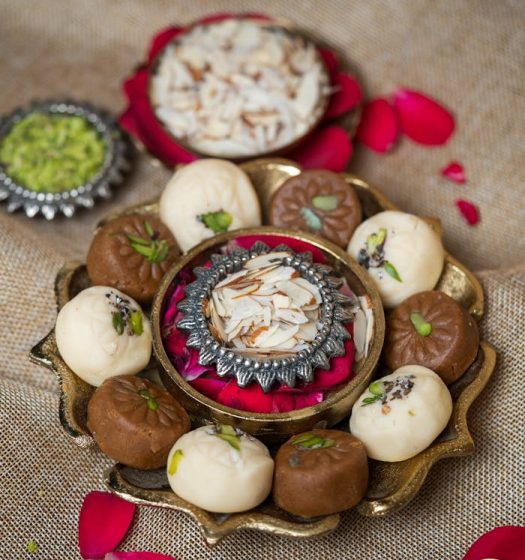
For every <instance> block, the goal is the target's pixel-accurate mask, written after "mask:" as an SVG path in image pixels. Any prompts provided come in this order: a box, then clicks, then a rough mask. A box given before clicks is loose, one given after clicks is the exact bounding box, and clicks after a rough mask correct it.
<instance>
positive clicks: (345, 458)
mask: <svg viewBox="0 0 525 560" xmlns="http://www.w3.org/2000/svg"><path fill="white" fill-rule="evenodd" d="M367 486H368V461H367V455H366V450H365V446H364V445H363V444H362V443H361V441H360V440H358V439H357V438H356V437H354V436H353V435H351V434H349V433H348V432H343V431H341V430H321V429H316V430H311V431H310V432H305V433H303V434H299V435H295V436H293V437H292V438H291V439H289V440H288V441H287V442H286V443H285V444H284V445H282V446H281V448H280V449H279V451H278V452H277V456H276V458H275V473H274V482H273V499H274V501H275V503H276V504H277V505H278V506H279V507H280V508H282V509H284V510H285V511H288V512H289V513H292V514H294V515H299V516H301V517H317V516H319V515H331V514H332V513H336V512H339V511H344V510H346V509H350V508H351V507H353V506H355V505H356V504H357V503H359V502H360V501H361V499H362V498H363V496H364V495H365V492H366V489H367Z"/></svg>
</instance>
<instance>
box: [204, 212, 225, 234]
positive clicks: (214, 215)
mask: <svg viewBox="0 0 525 560" xmlns="http://www.w3.org/2000/svg"><path fill="white" fill-rule="evenodd" d="M197 220H199V222H202V223H203V224H204V225H205V226H206V227H207V228H208V229H211V230H212V231H213V233H224V232H225V231H228V228H229V227H230V226H231V224H232V221H233V217H232V215H231V214H230V213H229V212H226V211H225V210H218V211H217V212H208V213H207V214H201V215H200V216H197Z"/></svg>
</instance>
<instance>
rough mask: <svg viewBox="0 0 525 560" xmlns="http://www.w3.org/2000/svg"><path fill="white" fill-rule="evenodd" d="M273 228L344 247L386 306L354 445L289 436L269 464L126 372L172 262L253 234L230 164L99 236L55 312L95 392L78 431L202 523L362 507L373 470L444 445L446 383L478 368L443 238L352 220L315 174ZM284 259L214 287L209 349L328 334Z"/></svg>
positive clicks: (286, 350)
mask: <svg viewBox="0 0 525 560" xmlns="http://www.w3.org/2000/svg"><path fill="white" fill-rule="evenodd" d="M270 220H271V222H272V223H274V224H278V225H285V226H286V227H288V228H290V229H301V230H307V231H310V232H314V233H317V234H319V235H321V236H324V237H326V238H329V239H331V240H332V241H335V242H336V243H338V244H339V245H340V246H342V247H345V246H347V248H348V252H349V254H350V255H352V256H353V257H354V258H355V259H356V260H357V261H358V262H359V263H360V264H361V265H362V266H363V267H364V268H365V269H366V270H367V271H368V273H369V274H370V276H371V278H372V279H373V280H374V281H375V283H376V285H377V287H378V289H379V292H380V295H381V297H382V300H383V303H384V305H385V307H386V308H388V309H389V311H388V314H387V332H386V341H385V345H384V349H383V357H384V362H385V364H386V366H387V367H388V368H389V369H390V370H393V372H392V373H391V374H389V375H385V376H383V377H381V378H379V379H376V380H374V381H373V382H372V383H371V384H370V385H369V386H368V388H367V389H366V390H365V391H364V392H363V394H362V395H361V396H360V397H359V398H358V399H357V400H356V401H355V404H354V406H353V409H352V413H351V416H350V421H349V431H350V432H349V433H348V432H345V431H343V430H324V429H312V430H311V431H308V432H304V433H301V434H297V435H294V436H293V437H292V438H291V439H290V440H289V441H287V442H286V443H284V444H283V445H282V446H281V447H280V448H279V449H278V450H277V452H276V453H274V454H273V456H274V457H275V459H273V458H272V454H271V453H270V451H269V450H268V448H267V447H266V446H265V445H264V444H263V443H262V442H260V441H259V440H257V439H255V438H254V437H252V436H251V435H249V434H247V433H244V432H242V431H240V430H239V429H238V428H236V427H234V426H229V425H222V424H220V425H212V426H204V427H200V428H197V429H194V430H191V424H190V419H189V417H188V415H187V413H186V412H185V410H184V408H183V407H182V406H181V405H180V404H179V403H178V402H177V400H176V399H175V398H174V397H173V396H172V395H171V394H170V393H169V392H167V391H166V390H164V389H162V388H160V387H159V386H157V385H155V384H154V383H152V382H150V381H148V380H147V379H144V378H142V377H141V376H137V375H135V374H138V373H140V372H142V371H143V370H144V368H146V366H147V365H148V363H149V361H150V358H151V351H152V331H151V326H150V322H149V319H148V316H147V313H146V312H145V311H144V310H143V309H142V308H141V306H140V304H139V303H138V301H140V303H141V304H143V305H145V306H147V305H149V304H150V303H151V300H152V298H153V294H154V292H155V290H156V288H157V287H158V285H159V282H160V280H161V278H162V276H163V275H164V273H165V272H166V270H167V269H168V268H169V266H170V265H171V264H172V263H173V262H174V261H175V259H176V258H177V257H178V255H179V254H180V250H181V249H182V250H183V251H187V250H189V249H190V248H192V247H193V246H195V245H196V244H198V243H199V242H200V241H202V240H203V239H206V238H209V237H212V236H213V235H215V234H217V233H219V232H223V231H228V230H232V229H237V228H239V227H243V226H253V225H259V224H260V223H261V209H260V206H259V201H258V197H257V194H256V192H255V188H254V186H253V185H252V183H251V181H250V179H249V177H248V176H247V175H246V174H245V173H244V172H243V171H242V170H241V169H240V168H239V167H237V166H235V165H234V164H232V163H229V162H226V161H222V160H211V159H209V160H200V161H198V162H195V163H193V164H190V165H187V166H186V167H184V168H182V169H180V170H178V171H176V173H175V175H174V176H173V178H172V179H171V180H170V181H169V183H168V185H167V187H166V189H165V190H164V192H163V193H162V196H161V199H160V219H159V218H158V217H156V216H154V215H148V214H131V215H127V216H122V217H119V218H116V219H113V220H111V221H109V222H108V223H106V224H105V225H104V226H103V227H101V228H100V229H99V230H98V231H97V233H96V235H95V237H94V239H93V242H92V245H91V247H90V249H89V253H88V259H87V260H88V267H87V268H88V274H89V277H90V279H91V281H92V283H93V284H94V286H92V287H90V288H87V289H85V290H83V291H81V292H80V293H79V294H77V295H76V296H75V297H74V298H72V299H71V300H70V301H69V302H68V303H67V304H66V305H64V307H63V308H62V309H61V310H60V311H59V314H58V317H57V322H56V327H55V335H56V341H57V345H58V349H59V352H60V355H61V356H62V358H63V359H64V361H65V362H66V364H67V365H68V366H69V367H70V368H71V370H72V371H73V372H74V373H76V374H77V375H78V376H79V377H80V378H81V379H83V380H84V381H85V382H87V383H89V384H90V385H93V386H95V387H97V389H96V390H95V392H94V394H93V396H92V398H91V400H90V402H89V405H88V410H87V425H88V428H89V430H90V431H91V433H92V434H93V437H94V439H95V441H96V442H97V444H98V445H99V447H100V449H101V450H102V451H103V452H104V453H105V454H107V455H108V456H109V457H111V458H113V459H114V460H116V461H119V462H121V463H123V464H125V465H129V466H131V467H134V468H139V469H157V468H166V472H167V477H168V481H169V484H170V486H171V488H172V489H173V491H174V492H175V493H176V494H177V495H179V496H180V497H182V498H183V499H185V500H187V501H188V502H190V503H193V504H195V505H197V506H199V507H201V508H203V509H205V510H209V511H212V512H220V513H232V512H239V511H246V510H249V509H251V508H254V507H256V506H257V505H259V504H261V503H262V502H263V501H264V500H266V499H267V498H268V496H270V494H272V496H273V500H274V502H275V504H276V505H277V506H279V507H280V508H282V509H283V510H285V511H287V512H289V513H291V514H293V515H296V516H300V517H316V516H320V515H328V514H331V513H335V512H339V511H343V510H345V509H348V508H351V507H353V506H354V505H356V504H357V503H358V502H359V501H360V500H361V499H362V498H363V496H364V495H365V493H366V490H367V486H368V460H369V459H373V460H376V461H385V462H397V461H405V460H407V459H410V458H411V457H414V456H415V455H417V454H418V453H421V452H422V451H424V450H425V449H426V448H428V447H429V446H430V445H431V444H432V443H433V442H434V441H435V440H436V438H438V437H439V435H440V434H441V433H442V432H443V430H444V429H445V428H446V426H447V424H448V423H449V421H450V418H451V415H452V413H453V401H452V397H451V394H450V392H449V390H448V387H447V385H449V384H451V383H453V382H455V381H456V380H458V379H459V378H460V377H461V376H462V375H463V374H464V373H465V372H466V371H467V369H468V368H469V367H470V366H471V364H472V363H473V362H474V360H475V359H476V355H477V351H478V346H479V333H478V329H477V326H476V323H475V321H474V320H473V318H472V317H471V316H470V314H469V313H468V311H466V310H465V309H464V308H463V307H462V306H461V305H460V304H459V303H457V302H456V301H454V300H453V299H452V298H451V297H449V296H447V295H446V294H444V293H443V292H441V291H437V290H434V288H435V287H436V285H437V283H438V281H439V278H440V276H441V272H442V269H443V266H444V258H445V251H444V249H443V245H442V243H441V239H440V236H439V235H438V233H437V232H436V231H435V230H434V229H433V228H432V227H431V226H429V225H428V224H427V223H426V222H425V221H424V220H422V219H420V218H418V217H417V216H413V215H410V214H406V213H403V212H397V211H387V212H381V213H379V214H376V215H374V216H372V217H370V218H368V219H366V220H365V221H363V222H361V223H360V221H361V207H360V203H359V199H358V197H357V194H356V193H355V192H354V191H353V189H352V187H351V186H350V185H348V184H347V183H346V182H345V181H344V180H343V179H341V178H340V177H339V176H337V175H334V174H332V173H329V172H326V171H323V170H319V171H316V170H313V171H307V172H304V173H301V174H300V175H298V176H297V177H292V178H291V179H289V180H288V181H286V182H284V183H283V185H282V186H281V187H280V189H278V190H277V191H276V193H275V194H274V196H273V199H272V201H271V203H270ZM179 247H180V249H179ZM285 256H286V257H288V256H289V255H288V254H286V255H285ZM284 258H285V257H283V254H282V253H279V250H275V251H274V252H270V253H269V254H262V255H260V256H257V257H255V258H253V259H251V260H249V261H247V262H246V263H245V264H244V265H243V266H242V267H241V268H240V269H239V270H238V271H236V272H230V273H229V274H226V275H225V276H224V278H222V279H221V280H220V281H218V282H216V284H215V285H214V289H213V290H211V291H210V294H209V297H208V298H206V299H205V303H203V305H204V307H205V309H204V317H205V320H206V322H207V325H208V327H209V330H210V332H211V333H212V335H213V337H214V339H215V341H216V342H217V343H218V344H222V345H225V347H228V348H229V349H231V350H234V351H235V352H238V353H239V355H240V356H243V359H244V358H246V357H254V356H257V355H259V356H261V355H262V356H265V357H268V356H272V355H278V356H280V357H282V356H283V355H284V356H285V357H286V356H290V357H291V356H293V355H294V354H296V353H297V354H300V353H301V352H306V353H308V352H309V351H310V350H309V348H310V345H311V344H313V343H314V342H315V340H317V337H318V335H319V334H322V332H321V331H322V329H321V319H322V314H323V306H324V305H325V303H326V302H325V301H324V300H323V295H322V290H320V289H319V287H318V286H316V284H315V283H313V282H311V281H309V280H308V279H306V278H304V277H303V276H301V274H300V273H298V271H297V270H296V269H295V268H293V267H291V266H285V265H283V262H284V261H283V259H284ZM121 290H122V291H121ZM353 320H354V321H356V322H357V321H361V320H364V321H365V325H364V326H365V328H364V330H363V328H360V329H359V332H360V334H359V335H357V332H356V336H364V335H363V332H366V331H367V328H366V327H367V325H366V314H365V313H364V312H363V309H361V310H360V312H359V313H356V314H355V315H354V316H353ZM354 326H355V325H354ZM325 334H326V333H325ZM370 336H371V333H370ZM356 345H357V341H356ZM314 375H315V374H314ZM305 487H307V488H308V492H305V491H304V488H305Z"/></svg>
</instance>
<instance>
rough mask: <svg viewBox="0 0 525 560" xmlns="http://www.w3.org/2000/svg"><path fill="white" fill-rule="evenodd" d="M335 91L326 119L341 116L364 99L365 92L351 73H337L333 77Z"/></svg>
mask: <svg viewBox="0 0 525 560" xmlns="http://www.w3.org/2000/svg"><path fill="white" fill-rule="evenodd" d="M331 82H332V84H331V85H332V87H333V88H335V91H334V93H333V94H332V96H331V97H330V102H329V104H328V109H327V110H326V113H325V115H324V118H325V119H333V118H335V117H340V116H341V115H343V114H344V113H347V112H348V111H350V110H351V109H353V108H354V107H355V106H356V105H358V104H359V103H360V102H361V100H362V99H363V92H362V90H361V86H360V85H359V82H358V81H357V80H356V79H355V78H354V77H353V76H350V75H349V74H343V73H342V72H339V73H336V74H335V75H334V76H333V77H332V80H331Z"/></svg>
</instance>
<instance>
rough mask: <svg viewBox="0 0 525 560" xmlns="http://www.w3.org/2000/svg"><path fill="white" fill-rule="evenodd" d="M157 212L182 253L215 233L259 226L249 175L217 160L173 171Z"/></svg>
mask: <svg viewBox="0 0 525 560" xmlns="http://www.w3.org/2000/svg"><path fill="white" fill-rule="evenodd" d="M159 210H160V218H161V220H162V221H163V222H164V223H165V224H166V225H167V226H168V228H169V229H170V231H171V233H172V234H173V236H174V237H175V239H176V240H177V243H178V244H179V246H180V248H181V249H182V250H183V251H187V250H188V249H191V248H192V247H194V246H195V245H197V244H198V243H200V242H201V241H203V240H204V239H208V238H209V237H212V236H214V235H216V234H217V233H222V232H225V231H229V230H234V229H239V228H246V227H254V226H259V225H261V209H260V205H259V199H258V198H257V193H256V192H255V189H254V187H253V185H252V183H251V181H250V179H249V177H248V175H246V173H245V172H244V171H243V170H242V169H240V168H239V167H238V166H236V165H234V164H233V163H231V162H229V161H225V160H220V159H201V160H198V161H195V162H193V163H190V164H188V165H186V166H184V167H182V168H181V169H179V170H178V171H176V172H175V174H174V175H173V177H172V178H171V179H170V181H169V182H168V184H167V185H166V188H165V189H164V191H163V193H162V195H161V197H160V209H159Z"/></svg>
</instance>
